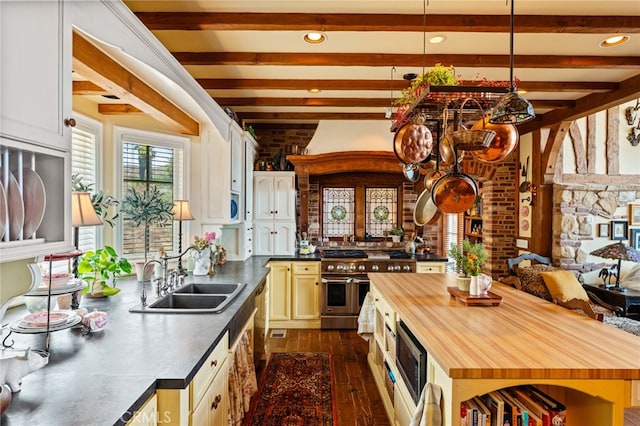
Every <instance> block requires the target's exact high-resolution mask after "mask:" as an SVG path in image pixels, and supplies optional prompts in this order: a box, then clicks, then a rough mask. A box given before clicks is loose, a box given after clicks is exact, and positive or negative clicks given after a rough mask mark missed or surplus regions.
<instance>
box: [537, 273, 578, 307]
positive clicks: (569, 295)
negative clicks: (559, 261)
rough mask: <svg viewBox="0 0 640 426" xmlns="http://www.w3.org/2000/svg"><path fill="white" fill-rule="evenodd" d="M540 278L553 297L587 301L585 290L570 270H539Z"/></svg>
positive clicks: (563, 299)
mask: <svg viewBox="0 0 640 426" xmlns="http://www.w3.org/2000/svg"><path fill="white" fill-rule="evenodd" d="M540 275H542V279H543V280H544V283H545V284H546V285H547V288H548V289H549V293H551V296H552V297H553V298H554V299H557V300H560V301H561V302H566V301H569V300H571V299H581V300H584V301H585V302H588V301H589V296H587V292H586V291H585V290H584V288H582V284H580V282H579V281H578V279H577V278H576V276H575V275H574V274H573V272H571V271H567V270H564V269H559V270H557V271H551V272H541V273H540Z"/></svg>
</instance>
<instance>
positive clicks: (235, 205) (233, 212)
mask: <svg viewBox="0 0 640 426" xmlns="http://www.w3.org/2000/svg"><path fill="white" fill-rule="evenodd" d="M237 214H238V203H237V202H236V200H231V219H235V218H236V216H237Z"/></svg>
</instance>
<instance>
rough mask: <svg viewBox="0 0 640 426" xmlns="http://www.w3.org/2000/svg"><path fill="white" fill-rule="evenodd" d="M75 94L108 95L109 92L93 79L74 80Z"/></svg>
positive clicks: (73, 90)
mask: <svg viewBox="0 0 640 426" xmlns="http://www.w3.org/2000/svg"><path fill="white" fill-rule="evenodd" d="M71 93H72V94H73V95H84V96H87V95H108V94H109V92H107V91H106V90H104V89H103V88H102V87H100V86H98V85H97V84H95V83H93V82H91V81H74V82H73V85H72V92H71Z"/></svg>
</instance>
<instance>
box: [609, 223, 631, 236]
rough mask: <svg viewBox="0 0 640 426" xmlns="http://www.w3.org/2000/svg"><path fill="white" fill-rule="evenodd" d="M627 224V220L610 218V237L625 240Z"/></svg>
mask: <svg viewBox="0 0 640 426" xmlns="http://www.w3.org/2000/svg"><path fill="white" fill-rule="evenodd" d="M627 226H629V222H628V221H626V220H612V221H611V239H612V240H626V239H627Z"/></svg>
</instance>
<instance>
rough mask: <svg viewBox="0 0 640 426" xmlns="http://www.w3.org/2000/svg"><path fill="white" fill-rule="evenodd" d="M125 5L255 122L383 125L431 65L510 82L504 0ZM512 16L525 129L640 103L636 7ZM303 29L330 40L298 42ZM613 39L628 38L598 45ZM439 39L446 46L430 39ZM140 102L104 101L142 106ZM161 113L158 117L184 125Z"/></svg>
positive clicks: (540, 6)
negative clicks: (529, 107) (411, 78)
mask: <svg viewBox="0 0 640 426" xmlns="http://www.w3.org/2000/svg"><path fill="white" fill-rule="evenodd" d="M125 3H126V4H127V6H128V7H129V8H130V9H131V10H132V11H133V12H134V13H135V14H136V15H137V16H138V17H139V19H140V20H141V21H142V22H143V23H144V25H146V26H147V27H148V28H149V29H150V30H151V31H152V32H153V34H154V35H155V36H156V37H157V38H158V39H159V40H160V42H161V43H162V44H164V45H165V46H166V48H167V49H168V50H169V51H170V52H171V54H172V55H173V56H174V57H175V58H176V59H177V60H178V61H179V62H180V63H181V64H182V65H183V66H184V67H185V68H186V70H187V71H188V72H189V73H190V74H191V75H192V76H193V77H194V78H195V79H196V80H197V81H198V83H199V84H200V85H201V86H202V87H203V88H204V89H205V90H206V91H207V92H208V93H209V94H210V95H211V96H212V97H213V98H214V99H215V100H216V102H217V103H218V104H219V105H221V106H223V107H228V108H230V109H231V110H233V112H234V113H235V114H236V115H237V117H238V119H239V120H240V121H241V122H244V123H246V124H252V125H254V126H275V125H295V124H300V123H315V122H317V121H318V120H325V119H326V120H332V119H333V120H337V119H340V120H364V119H366V120H371V119H373V120H378V119H379V120H385V119H386V118H385V110H386V109H387V108H388V107H390V106H391V104H392V100H393V99H394V98H397V97H398V96H399V95H400V90H401V89H402V88H404V87H407V85H408V84H409V83H408V81H406V80H404V79H403V75H405V74H407V73H416V74H421V73H422V72H423V71H424V70H425V69H428V68H429V67H431V66H433V65H434V64H436V63H441V64H443V65H447V66H448V65H453V66H455V73H456V75H457V76H458V77H459V79H461V80H462V81H463V82H464V84H469V85H473V84H477V82H478V81H479V80H481V79H483V78H486V79H489V80H508V79H509V11H510V5H509V4H508V3H507V2H506V1H505V0H484V1H482V2H480V1H458V0H455V1H453V0H428V1H427V0H424V1H423V0H415V1H414V0H412V1H398V0H387V1H380V0H368V1H359V0H342V1H331V0H323V1H320V0H316V1H307V0H305V1H294V0H280V1H268V0H256V1H246V0H230V1H125ZM425 12H426V13H425ZM514 22H515V24H514V26H515V36H514V53H515V58H514V63H515V69H514V75H515V77H516V78H517V79H518V80H519V84H518V90H519V91H522V92H524V93H523V94H524V96H525V97H526V98H527V99H529V100H530V101H531V102H532V104H533V105H534V107H535V109H536V114H537V118H536V120H535V121H534V122H529V123H527V124H525V125H523V126H524V127H523V128H522V129H521V133H522V131H524V130H532V129H534V128H538V127H540V126H544V125H549V124H553V123H555V122H558V121H563V120H571V119H575V118H578V117H581V116H585V115H587V114H589V113H593V112H595V111H599V110H602V109H605V108H608V107H611V106H614V105H617V104H620V103H622V102H626V101H629V100H632V99H635V98H638V97H640V1H638V0H620V1H608V2H603V1H601V0H565V1H544V0H542V1H541V0H516V3H515V19H514ZM308 31H323V32H324V33H325V34H326V35H327V41H326V42H325V43H323V44H319V45H311V44H308V43H306V42H304V41H303V35H304V34H305V32H308ZM617 34H625V35H629V36H631V39H630V40H629V41H628V42H627V43H625V44H622V45H620V46H617V47H612V48H602V47H600V46H599V42H600V41H601V40H603V39H605V38H606V37H610V36H612V35H617ZM436 35H442V36H444V37H445V41H444V42H442V43H440V44H431V43H429V42H428V40H429V39H430V38H431V37H434V36H436ZM425 40H427V41H426V42H425ZM83 77H85V78H86V79H87V80H89V81H84V82H80V81H77V82H75V83H74V91H75V92H74V93H75V94H80V93H86V94H87V95H89V94H91V95H95V94H104V93H107V92H110V90H109V88H108V87H105V83H104V81H102V82H101V81H98V80H96V79H94V78H92V77H87V76H84V75H83ZM105 89H106V90H105ZM310 89H320V92H319V93H310V92H309V91H308V90H310ZM134 97H136V96H135V94H134ZM148 106H149V101H148V100H147V101H144V100H143V101H140V100H138V101H137V102H122V101H120V102H118V101H111V102H110V105H106V103H105V105H103V106H101V107H100V108H101V110H102V111H104V113H138V114H139V113H148V112H147V111H148ZM145 108H147V109H145ZM156 109H157V108H156ZM152 110H153V108H152ZM394 110H395V108H394ZM156 113H157V111H156ZM169 114H170V115H169V116H168V118H167V115H166V114H165V115H164V117H165V118H164V120H165V121H167V120H169V121H171V120H176V119H180V117H179V116H178V115H175V114H177V113H176V112H171V111H169ZM161 115H162V114H161ZM174 127H176V128H181V127H182V128H183V129H182V130H180V131H182V132H187V133H188V131H189V129H188V128H187V129H184V127H185V125H184V124H180V125H177V126H174ZM187 127H189V123H187Z"/></svg>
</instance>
